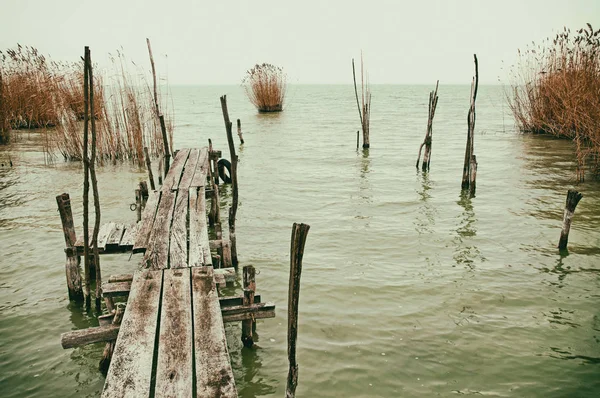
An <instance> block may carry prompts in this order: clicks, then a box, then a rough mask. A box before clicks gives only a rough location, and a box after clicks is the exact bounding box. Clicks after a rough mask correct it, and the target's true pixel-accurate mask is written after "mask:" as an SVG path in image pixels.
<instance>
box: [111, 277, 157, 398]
mask: <svg viewBox="0 0 600 398" xmlns="http://www.w3.org/2000/svg"><path fill="white" fill-rule="evenodd" d="M161 289H162V272H161V271H138V272H136V273H135V274H134V277H133V283H132V285H131V294H130V295H129V300H128V301H127V310H126V311H125V314H124V316H123V321H122V322H121V328H120V331H119V335H118V338H117V342H116V345H115V350H114V353H113V358H112V362H111V364H110V368H109V370H108V375H107V376H106V381H105V383H104V389H103V391H102V396H103V397H105V398H108V397H141V396H149V394H150V384H151V378H152V362H153V357H154V343H155V338H156V327H157V322H158V308H159V304H160V295H161Z"/></svg>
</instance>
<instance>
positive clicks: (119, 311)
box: [98, 303, 125, 375]
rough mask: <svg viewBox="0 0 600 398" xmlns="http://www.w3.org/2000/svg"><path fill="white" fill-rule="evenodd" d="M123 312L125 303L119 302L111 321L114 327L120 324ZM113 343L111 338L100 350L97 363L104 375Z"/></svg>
mask: <svg viewBox="0 0 600 398" xmlns="http://www.w3.org/2000/svg"><path fill="white" fill-rule="evenodd" d="M124 313H125V304H122V303H121V304H119V305H117V308H116V310H115V315H114V317H113V321H112V325H113V326H115V327H116V326H120V325H121V321H122V320H123V314H124ZM115 343H116V340H111V341H109V342H107V343H106V345H105V346H104V351H103V352H102V359H101V360H100V363H99V365H98V367H99V368H100V372H102V373H103V374H104V375H106V373H108V368H109V366H110V361H111V359H112V356H113V352H114V350H115Z"/></svg>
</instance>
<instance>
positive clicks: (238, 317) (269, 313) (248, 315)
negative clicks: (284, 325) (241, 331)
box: [223, 310, 275, 323]
mask: <svg viewBox="0 0 600 398" xmlns="http://www.w3.org/2000/svg"><path fill="white" fill-rule="evenodd" d="M266 318H275V310H264V311H259V312H242V313H240V314H234V315H226V314H223V323H230V322H241V321H255V320H257V319H266Z"/></svg>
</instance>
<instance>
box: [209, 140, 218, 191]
mask: <svg viewBox="0 0 600 398" xmlns="http://www.w3.org/2000/svg"><path fill="white" fill-rule="evenodd" d="M217 161H218V159H217V157H216V156H215V152H214V151H213V146H212V140H211V139H210V138H209V139H208V162H209V164H212V170H211V174H212V176H213V180H214V183H215V184H216V185H219V167H218V166H217Z"/></svg>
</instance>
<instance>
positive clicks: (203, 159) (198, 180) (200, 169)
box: [190, 147, 209, 187]
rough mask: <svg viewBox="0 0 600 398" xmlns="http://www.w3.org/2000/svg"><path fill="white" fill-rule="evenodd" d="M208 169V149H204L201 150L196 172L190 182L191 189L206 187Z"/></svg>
mask: <svg viewBox="0 0 600 398" xmlns="http://www.w3.org/2000/svg"><path fill="white" fill-rule="evenodd" d="M208 167H209V163H208V148H206V147H204V148H202V149H201V150H200V157H199V159H198V164H197V165H196V170H195V171H194V176H193V177H192V181H191V182H190V187H204V186H205V185H206V177H207V175H208Z"/></svg>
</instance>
